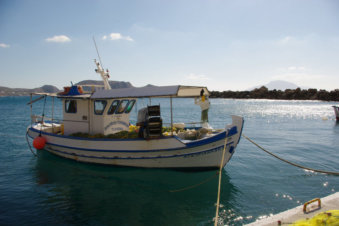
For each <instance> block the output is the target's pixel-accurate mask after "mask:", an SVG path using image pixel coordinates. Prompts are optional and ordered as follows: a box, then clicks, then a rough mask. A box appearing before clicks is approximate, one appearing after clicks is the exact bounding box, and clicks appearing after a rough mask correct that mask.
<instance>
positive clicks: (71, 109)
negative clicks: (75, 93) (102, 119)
mask: <svg viewBox="0 0 339 226" xmlns="http://www.w3.org/2000/svg"><path fill="white" fill-rule="evenodd" d="M65 112H66V113H77V101H76V100H65Z"/></svg>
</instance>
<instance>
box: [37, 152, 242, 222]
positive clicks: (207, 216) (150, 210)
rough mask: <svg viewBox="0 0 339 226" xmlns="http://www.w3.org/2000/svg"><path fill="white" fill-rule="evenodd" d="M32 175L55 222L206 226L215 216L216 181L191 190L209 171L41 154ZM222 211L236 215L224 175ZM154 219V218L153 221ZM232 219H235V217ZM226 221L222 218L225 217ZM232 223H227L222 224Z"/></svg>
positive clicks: (231, 190)
mask: <svg viewBox="0 0 339 226" xmlns="http://www.w3.org/2000/svg"><path fill="white" fill-rule="evenodd" d="M38 155H39V158H38V159H37V163H36V167H35V173H36V180H37V183H39V184H40V186H39V188H38V193H39V200H40V202H41V203H42V204H43V205H45V208H46V209H50V211H47V213H48V214H50V216H49V215H48V216H44V218H53V220H54V222H61V223H62V224H65V223H67V224H101V225H109V224H112V223H113V224H114V225H208V224H212V223H213V221H212V218H213V216H214V213H215V206H214V203H215V193H216V186H217V183H218V178H217V177H214V178H213V179H212V180H210V181H209V182H208V183H204V184H202V185H200V186H197V187H195V188H193V189H189V190H185V191H181V192H170V190H175V189H178V188H182V187H187V186H190V185H192V184H198V183H199V182H201V181H202V180H203V179H205V178H209V177H211V176H213V175H214V174H215V172H213V171H201V172H190V171H184V172H178V171H174V170H163V169H142V168H131V167H109V166H105V165H95V164H80V163H77V162H74V161H71V160H64V159H61V158H58V157H56V156H54V155H52V154H50V153H48V152H39V153H38ZM222 183H223V190H222V201H221V204H222V205H223V207H222V210H225V211H223V212H225V213H229V212H230V211H232V212H235V205H236V196H237V194H238V192H239V191H238V190H237V188H236V187H235V186H234V185H233V184H232V183H231V179H230V177H229V175H228V173H227V172H226V171H223V177H222ZM155 216H158V217H155ZM235 217H236V216H233V218H235ZM225 218H226V217H225ZM226 221H227V222H231V219H229V220H228V219H226V220H225V222H226Z"/></svg>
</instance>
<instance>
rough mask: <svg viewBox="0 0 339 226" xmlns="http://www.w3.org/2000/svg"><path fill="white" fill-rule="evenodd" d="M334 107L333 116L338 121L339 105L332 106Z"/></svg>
mask: <svg viewBox="0 0 339 226" xmlns="http://www.w3.org/2000/svg"><path fill="white" fill-rule="evenodd" d="M332 107H333V109H334V113H335V118H336V119H337V121H339V107H338V106H332Z"/></svg>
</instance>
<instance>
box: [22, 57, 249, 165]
mask: <svg viewBox="0 0 339 226" xmlns="http://www.w3.org/2000/svg"><path fill="white" fill-rule="evenodd" d="M96 65H97V70H96V71H97V72H98V73H100V74H101V76H102V78H103V80H104V87H105V89H93V90H92V91H89V92H85V91H84V90H85V89H84V88H83V87H81V86H71V87H65V90H64V92H61V93H58V94H46V93H43V94H41V93H40V94H38V95H41V97H42V98H44V99H45V100H46V98H47V96H52V98H53V100H54V97H57V98H60V99H61V100H62V104H63V119H62V121H56V120H54V119H53V116H52V119H51V120H50V121H47V120H46V118H45V117H44V115H42V116H36V115H32V114H31V118H32V123H31V126H30V127H29V128H28V129H27V134H28V136H30V137H31V138H33V139H34V141H33V144H34V146H35V147H36V148H37V149H45V150H47V151H49V152H51V153H53V154H55V155H58V156H62V157H65V158H69V159H73V160H76V161H81V162H89V163H98V164H108V165H120V166H133V167H144V168H203V169H205V168H217V167H219V166H220V164H222V166H225V165H226V163H227V162H228V161H229V160H230V159H231V157H232V155H233V153H234V151H235V148H236V146H237V144H238V143H239V140H240V136H241V132H242V128H243V118H242V117H239V116H232V124H230V125H227V126H226V128H224V129H212V128H211V127H209V125H208V124H207V123H205V122H204V123H201V126H198V127H196V126H194V127H192V126H188V125H187V123H186V124H185V123H174V122H173V113H172V112H173V111H172V98H183V97H185V98H197V97H201V99H203V101H204V96H202V95H201V93H203V94H204V95H206V96H208V95H209V91H208V90H207V88H206V87H193V86H164V87H159V86H146V87H141V88H124V89H111V88H110V86H109V83H108V77H109V76H108V73H107V72H105V71H104V70H103V69H102V68H101V66H100V64H99V63H97V62H96ZM42 98H40V97H39V98H38V99H36V100H39V99H42ZM138 98H169V99H170V105H171V106H170V108H171V117H170V119H169V120H168V121H170V122H171V123H170V125H169V127H167V128H164V127H163V122H162V117H161V111H160V105H151V106H148V107H146V108H143V109H140V110H139V112H138V120H137V124H136V125H131V124H130V113H131V111H132V109H133V107H134V106H135V104H136V102H137V100H138ZM36 100H32V98H31V102H30V104H31V106H32V104H33V103H34V102H35V101H36ZM53 103H54V101H53ZM44 107H45V105H44ZM43 112H44V110H43ZM52 115H53V113H52ZM164 130H167V131H164ZM226 138H227V139H226ZM226 140H227V144H225V141H226ZM224 148H225V150H224ZM223 151H225V158H224V161H223V162H222V163H221V157H222V153H223Z"/></svg>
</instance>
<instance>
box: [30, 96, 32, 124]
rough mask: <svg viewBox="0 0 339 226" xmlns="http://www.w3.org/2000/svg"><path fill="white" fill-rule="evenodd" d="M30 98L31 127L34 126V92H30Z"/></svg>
mask: <svg viewBox="0 0 339 226" xmlns="http://www.w3.org/2000/svg"><path fill="white" fill-rule="evenodd" d="M30 99H31V102H30V103H31V104H30V105H31V106H30V108H31V127H32V125H33V122H32V114H33V103H32V101H33V100H32V99H33V94H32V93H31V94H30Z"/></svg>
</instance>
